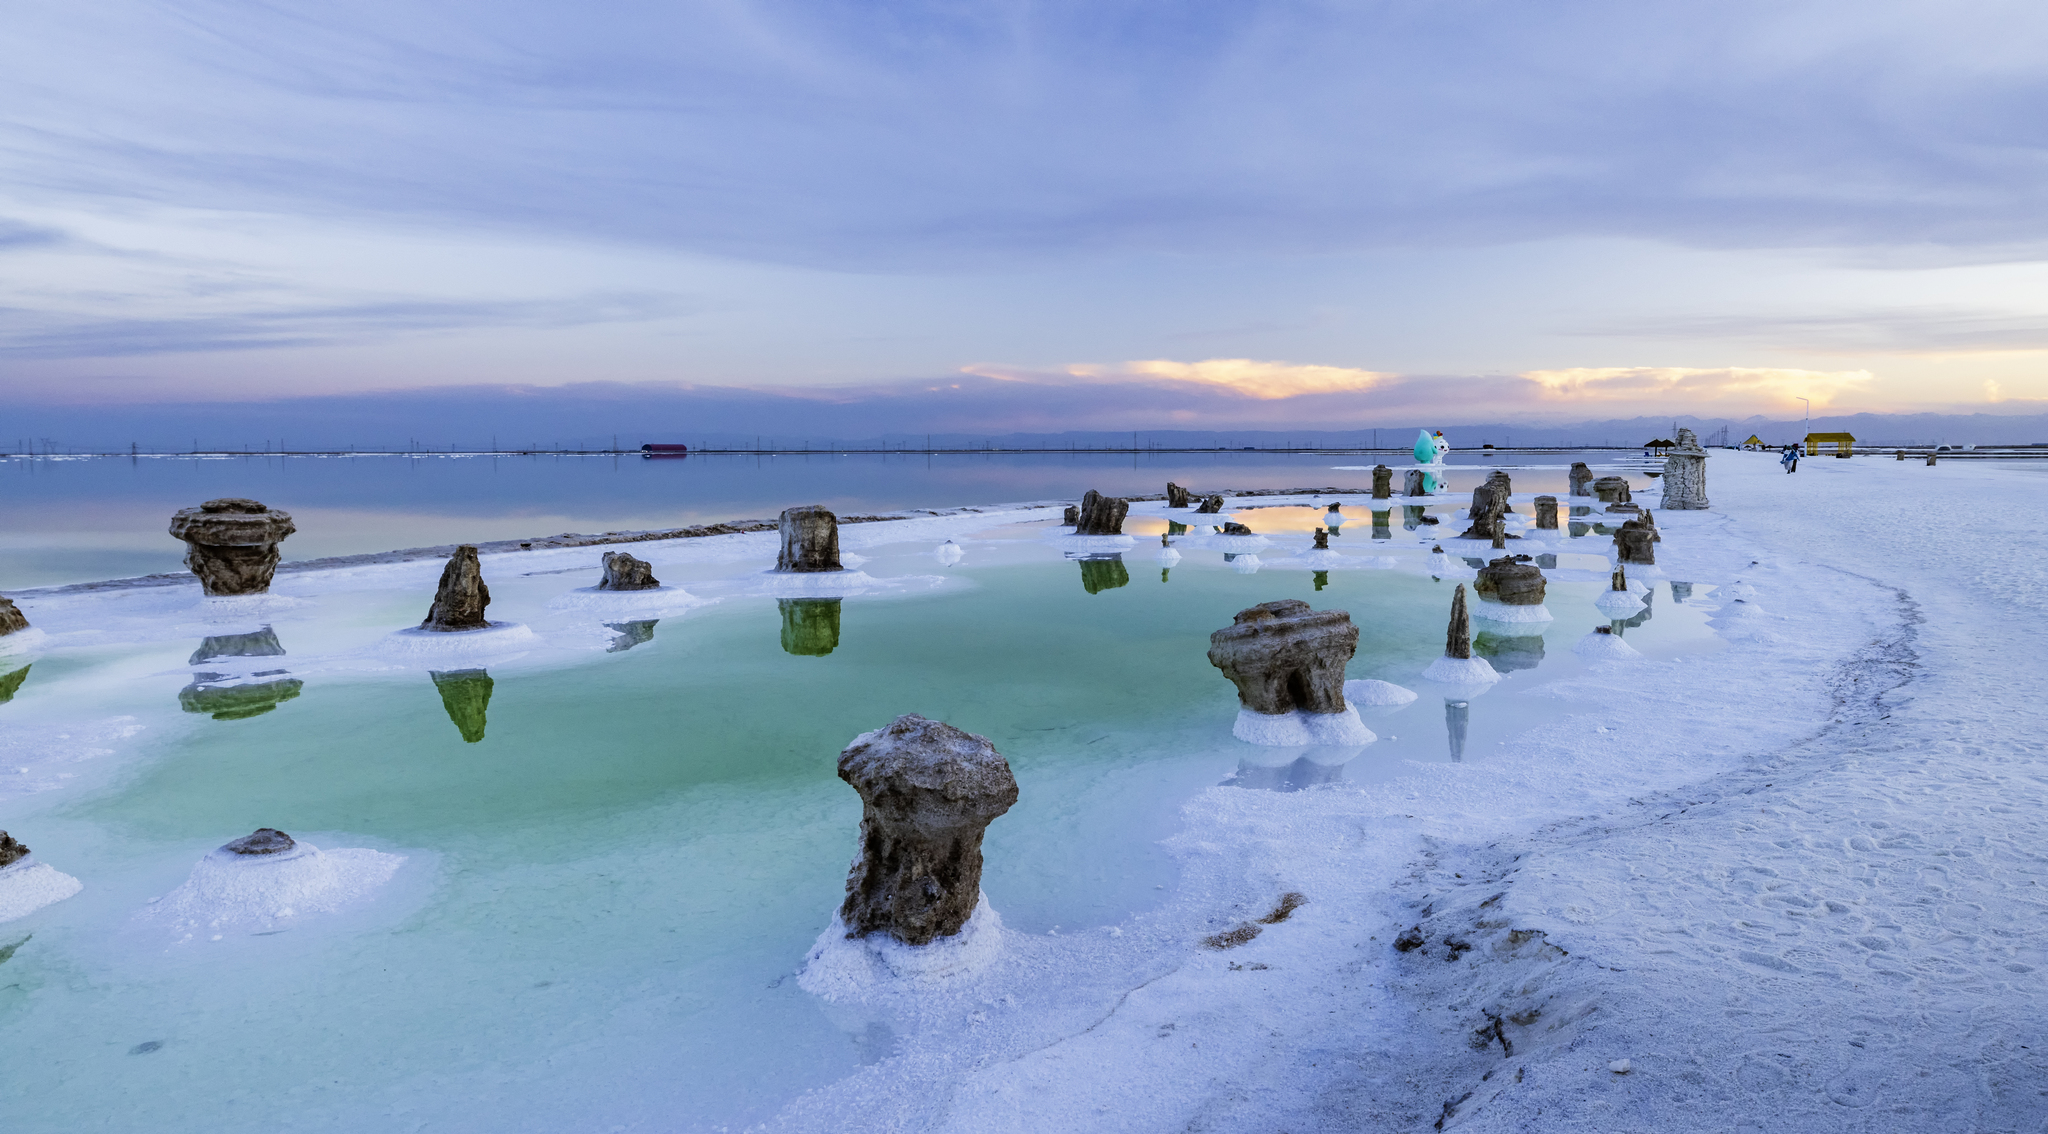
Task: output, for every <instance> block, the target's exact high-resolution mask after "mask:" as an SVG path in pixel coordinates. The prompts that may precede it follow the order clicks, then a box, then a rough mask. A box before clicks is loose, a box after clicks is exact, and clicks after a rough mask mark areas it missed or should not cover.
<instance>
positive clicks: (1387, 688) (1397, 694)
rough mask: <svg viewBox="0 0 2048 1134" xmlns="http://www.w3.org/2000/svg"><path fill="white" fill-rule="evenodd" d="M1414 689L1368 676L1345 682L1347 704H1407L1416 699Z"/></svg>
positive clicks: (1370, 706) (1372, 706) (1371, 705)
mask: <svg viewBox="0 0 2048 1134" xmlns="http://www.w3.org/2000/svg"><path fill="white" fill-rule="evenodd" d="M1415 697H1416V693H1415V691H1414V690H1412V689H1403V688H1401V687H1400V686H1398V685H1396V684H1394V683H1393V682H1391V681H1381V680H1379V679H1378V678H1372V677H1368V678H1365V679H1364V680H1360V681H1347V682H1345V683H1344V700H1345V702H1346V703H1347V704H1352V705H1364V706H1366V707H1367V708H1378V707H1380V706H1383V705H1406V704H1408V703H1409V702H1411V701H1413V700H1415Z"/></svg>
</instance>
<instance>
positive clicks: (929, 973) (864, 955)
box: [796, 742, 1003, 1000]
mask: <svg viewBox="0 0 2048 1134" xmlns="http://www.w3.org/2000/svg"><path fill="white" fill-rule="evenodd" d="M856 743H857V742H856ZM1002 948H1003V919H1002V918H1001V917H999V916H997V915H996V911H995V910H993V909H991V908H989V904H988V895H987V894H982V895H980V896H979V897H978V898H977V899H976V901H975V903H974V912H973V913H972V914H969V915H968V917H967V924H966V925H963V926H961V927H960V932H958V933H956V934H954V935H953V936H951V937H940V938H937V939H935V940H933V941H932V943H931V944H929V945H905V944H904V943H903V942H901V941H898V940H896V939H895V938H894V937H891V936H889V935H888V934H886V933H875V934H870V935H869V936H867V937H848V936H847V935H846V923H845V922H843V921H841V920H839V915H838V914H837V913H834V914H833V915H832V924H831V925H829V926H826V927H825V932H823V933H821V934H819V935H818V941H817V944H815V945H812V946H811V951H810V953H809V955H807V956H806V957H805V958H804V967H803V970H802V971H801V972H799V973H798V974H797V977H796V983H797V987H799V988H801V989H803V990H804V991H805V992H808V993H810V994H811V995H813V996H820V997H823V998H825V999H826V1000H857V999H861V998H864V997H867V996H872V995H874V994H876V993H887V992H891V991H899V990H902V991H915V990H917V989H920V988H930V987H932V986H935V985H940V984H943V983H945V982H947V981H948V980H951V979H953V978H956V977H962V976H967V975H971V974H973V973H976V972H979V971H980V970H982V969H984V968H987V967H988V965H989V962H991V961H993V960H994V959H995V958H996V956H997V955H998V954H1000V953H1001V952H1002Z"/></svg>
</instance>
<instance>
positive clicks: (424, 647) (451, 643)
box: [377, 622, 540, 661]
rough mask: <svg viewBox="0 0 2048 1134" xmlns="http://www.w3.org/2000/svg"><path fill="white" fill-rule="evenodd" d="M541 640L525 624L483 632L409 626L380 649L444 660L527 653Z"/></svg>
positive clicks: (499, 624)
mask: <svg viewBox="0 0 2048 1134" xmlns="http://www.w3.org/2000/svg"><path fill="white" fill-rule="evenodd" d="M539 641H540V636H539V635H538V634H535V633H534V632H533V630H532V629H531V628H530V627H528V626H527V625H526V624H525V623H524V622H493V623H491V624H490V625H489V626H486V627H484V628H483V629H481V630H428V629H426V628H425V627H422V626H408V627H406V628H405V629H403V630H394V631H392V632H391V633H389V634H386V635H384V640H383V641H381V642H379V643H378V644H377V648H378V650H379V651H380V652H382V653H385V654H389V655H393V656H398V657H412V658H426V659H431V660H435V661H442V660H447V659H450V658H464V657H479V656H484V655H489V654H496V653H503V652H506V651H508V650H524V649H528V648H531V647H532V646H533V645H535V644H536V643H538V642H539Z"/></svg>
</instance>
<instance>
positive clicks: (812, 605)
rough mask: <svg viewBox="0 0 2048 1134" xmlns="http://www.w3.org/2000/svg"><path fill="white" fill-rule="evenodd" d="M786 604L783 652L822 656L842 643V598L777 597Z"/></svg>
mask: <svg viewBox="0 0 2048 1134" xmlns="http://www.w3.org/2000/svg"><path fill="white" fill-rule="evenodd" d="M775 605H776V606H778V607H781V608H782V652H783V653H786V654H795V655H797V656H798V657H805V658H822V657H824V656H825V655H826V654H829V653H831V652H832V651H833V650H834V649H837V648H838V646H839V600H838V599H836V598H827V599H803V598H798V599H788V598H786V599H776V600H775Z"/></svg>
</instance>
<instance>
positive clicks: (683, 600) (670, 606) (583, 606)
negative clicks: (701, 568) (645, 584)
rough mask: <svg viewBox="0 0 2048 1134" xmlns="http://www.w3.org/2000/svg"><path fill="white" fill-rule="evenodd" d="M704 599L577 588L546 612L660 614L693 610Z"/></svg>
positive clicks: (673, 592)
mask: <svg viewBox="0 0 2048 1134" xmlns="http://www.w3.org/2000/svg"><path fill="white" fill-rule="evenodd" d="M703 601H704V600H703V599H700V598H698V597H697V596H695V595H693V594H691V593H690V592H688V591H686V590H684V589H683V588H681V587H655V588H653V589H651V590H645V591H603V590H599V589H598V588H596V587H578V588H576V589H575V590H573V591H570V592H569V593H567V594H563V595H557V596H555V597H554V598H552V599H549V600H548V609H549V610H576V611H582V612H584V613H587V614H595V615H599V616H601V617H605V616H615V615H628V614H643V615H651V614H660V613H663V612H666V611H676V610H683V609H686V608H688V607H692V606H696V605H697V604H699V603H701V602H703Z"/></svg>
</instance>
